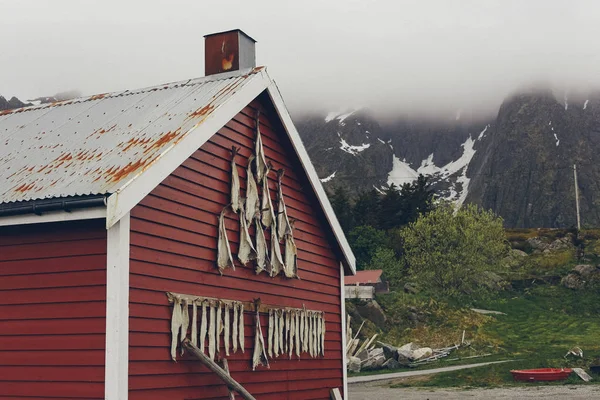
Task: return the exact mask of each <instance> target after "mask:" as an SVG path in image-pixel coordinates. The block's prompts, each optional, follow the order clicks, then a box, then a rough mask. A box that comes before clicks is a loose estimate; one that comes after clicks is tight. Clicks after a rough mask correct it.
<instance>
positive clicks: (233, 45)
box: [204, 29, 256, 75]
mask: <svg viewBox="0 0 600 400" xmlns="http://www.w3.org/2000/svg"><path fill="white" fill-rule="evenodd" d="M255 43H256V40H254V39H252V38H251V37H250V36H248V35H246V34H245V33H244V32H242V31H241V30H239V29H234V30H231V31H225V32H219V33H212V34H210V35H206V36H204V74H205V75H214V74H220V73H222V72H230V71H238V70H243V69H247V68H254V67H256V55H255V51H254V44H255Z"/></svg>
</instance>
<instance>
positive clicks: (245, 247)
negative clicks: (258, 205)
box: [238, 200, 256, 265]
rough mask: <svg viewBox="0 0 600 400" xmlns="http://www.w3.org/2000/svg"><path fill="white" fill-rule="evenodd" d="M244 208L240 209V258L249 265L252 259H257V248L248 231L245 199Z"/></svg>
mask: <svg viewBox="0 0 600 400" xmlns="http://www.w3.org/2000/svg"><path fill="white" fill-rule="evenodd" d="M241 204H242V208H241V209H240V247H239V250H238V260H240V262H241V263H242V264H243V265H247V264H248V262H249V261H250V260H254V259H256V249H255V248H254V245H253V244H252V238H251V237H250V233H249V232H248V224H247V222H246V218H245V211H244V208H243V206H244V201H243V200H242V201H241Z"/></svg>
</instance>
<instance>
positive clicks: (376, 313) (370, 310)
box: [356, 300, 386, 328]
mask: <svg viewBox="0 0 600 400" xmlns="http://www.w3.org/2000/svg"><path fill="white" fill-rule="evenodd" d="M356 309H357V310H358V312H359V314H360V315H361V316H362V317H363V318H366V319H368V320H369V321H371V322H373V323H374V324H375V325H377V327H379V328H383V327H384V325H385V321H386V317H385V313H384V312H383V310H382V309H381V306H380V305H379V304H378V303H377V302H376V301H375V300H369V301H367V302H365V303H364V304H361V305H357V306H356Z"/></svg>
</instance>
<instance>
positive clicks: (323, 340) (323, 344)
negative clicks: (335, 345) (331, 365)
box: [321, 313, 325, 357]
mask: <svg viewBox="0 0 600 400" xmlns="http://www.w3.org/2000/svg"><path fill="white" fill-rule="evenodd" d="M321 355H322V356H323V357H325V314H324V313H323V314H321Z"/></svg>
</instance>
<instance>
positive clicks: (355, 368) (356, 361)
mask: <svg viewBox="0 0 600 400" xmlns="http://www.w3.org/2000/svg"><path fill="white" fill-rule="evenodd" d="M360 363H361V360H360V358H358V357H352V356H350V357H348V370H349V371H352V372H360Z"/></svg>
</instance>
